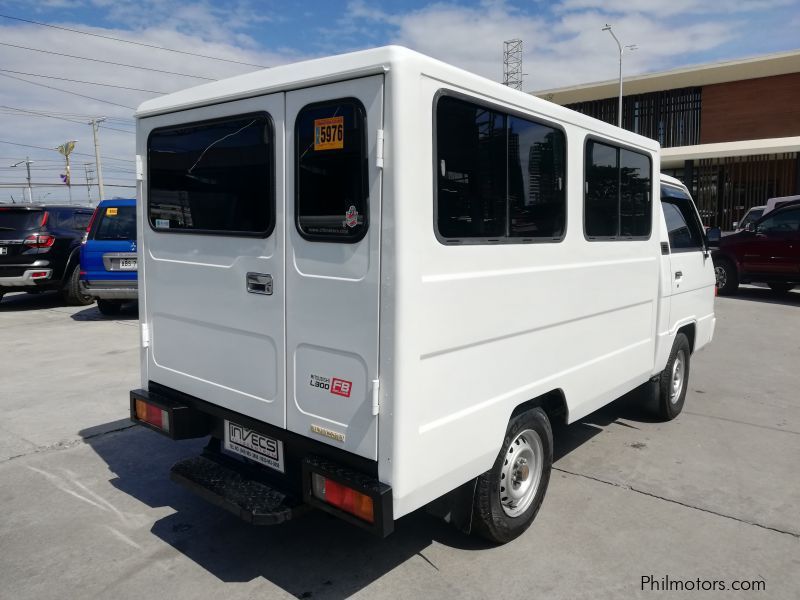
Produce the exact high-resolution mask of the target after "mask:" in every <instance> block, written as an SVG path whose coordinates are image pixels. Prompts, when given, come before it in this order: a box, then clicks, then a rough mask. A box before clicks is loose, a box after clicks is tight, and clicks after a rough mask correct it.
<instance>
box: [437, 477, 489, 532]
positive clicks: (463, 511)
mask: <svg viewBox="0 0 800 600" xmlns="http://www.w3.org/2000/svg"><path fill="white" fill-rule="evenodd" d="M477 484H478V478H477V477H476V478H475V479H470V480H469V481H467V482H466V483H464V484H462V485H460V486H458V487H457V488H456V489H454V490H452V491H450V492H447V493H446V494H445V495H444V496H441V497H439V498H437V499H436V500H434V501H433V502H431V503H430V504H428V506H427V507H426V509H425V511H426V512H427V513H428V514H429V515H433V516H434V517H438V518H440V519H442V520H444V522H445V523H450V524H451V525H453V526H455V527H456V528H457V529H458V530H460V531H461V532H463V533H466V534H467V535H469V533H470V532H471V531H472V505H473V503H474V501H475V488H476V487H477Z"/></svg>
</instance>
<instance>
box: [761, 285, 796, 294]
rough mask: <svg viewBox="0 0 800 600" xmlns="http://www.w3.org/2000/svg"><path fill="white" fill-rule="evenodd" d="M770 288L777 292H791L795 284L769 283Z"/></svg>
mask: <svg viewBox="0 0 800 600" xmlns="http://www.w3.org/2000/svg"><path fill="white" fill-rule="evenodd" d="M767 285H768V286H769V289H771V290H772V291H773V292H775V293H776V294H785V293H787V292H790V291H791V290H792V289H793V288H794V285H793V284H791V283H768V284H767Z"/></svg>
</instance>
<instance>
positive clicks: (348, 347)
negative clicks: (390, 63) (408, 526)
mask: <svg viewBox="0 0 800 600" xmlns="http://www.w3.org/2000/svg"><path fill="white" fill-rule="evenodd" d="M382 121H383V76H382V75H379V76H374V77H366V78H362V79H357V80H353V81H347V82H343V83H336V84H331V85H325V86H319V87H314V88H308V89H304V90H299V91H295V92H290V93H287V94H286V132H287V145H286V156H287V177H286V183H287V185H286V204H287V209H286V239H287V254H286V290H287V292H286V293H287V303H286V336H287V338H286V345H287V425H288V428H289V429H290V430H292V431H294V432H296V433H299V434H301V435H305V436H309V437H311V438H313V439H316V440H319V441H322V442H325V443H328V444H330V445H333V446H337V447H340V448H344V449H346V450H348V451H351V452H354V453H356V454H359V455H361V456H364V457H367V458H372V459H375V458H377V416H376V415H374V414H373V412H375V411H373V403H372V398H373V389H375V391H377V388H376V387H375V388H374V386H376V383H373V382H376V381H377V380H378V303H379V290H380V262H379V259H380V251H379V250H380V229H381V177H380V170H379V168H378V166H377V164H376V152H377V150H376V148H377V139H378V131H379V129H381V127H382Z"/></svg>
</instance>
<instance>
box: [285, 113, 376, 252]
mask: <svg viewBox="0 0 800 600" xmlns="http://www.w3.org/2000/svg"><path fill="white" fill-rule="evenodd" d="M295 152H296V155H295V173H296V189H295V211H296V214H295V216H296V219H297V229H298V231H299V232H300V233H301V234H302V235H303V237H305V238H307V239H310V240H318V241H326V240H327V241H341V242H356V241H358V240H360V239H361V238H363V237H364V235H365V234H366V231H367V226H368V222H369V219H368V217H369V215H368V212H367V211H368V207H369V203H368V197H367V194H368V192H367V141H366V117H365V114H364V108H363V106H362V105H361V103H360V102H359V101H357V100H354V99H345V100H337V101H335V102H326V103H322V104H312V105H310V106H306V107H305V108H304V109H303V110H301V111H300V113H299V114H298V115H297V121H296V122H295Z"/></svg>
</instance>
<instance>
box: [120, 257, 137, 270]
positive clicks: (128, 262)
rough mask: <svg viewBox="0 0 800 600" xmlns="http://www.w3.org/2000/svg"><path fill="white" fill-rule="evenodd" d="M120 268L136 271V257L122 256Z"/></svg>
mask: <svg viewBox="0 0 800 600" xmlns="http://www.w3.org/2000/svg"><path fill="white" fill-rule="evenodd" d="M119 268H120V270H121V271H135V270H136V259H135V258H120V259H119Z"/></svg>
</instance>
